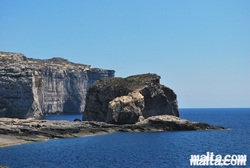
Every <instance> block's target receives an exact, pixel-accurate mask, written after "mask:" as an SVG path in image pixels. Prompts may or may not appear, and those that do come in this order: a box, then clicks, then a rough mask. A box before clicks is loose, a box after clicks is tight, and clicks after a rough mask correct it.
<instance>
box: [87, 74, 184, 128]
mask: <svg viewBox="0 0 250 168" xmlns="http://www.w3.org/2000/svg"><path fill="white" fill-rule="evenodd" d="M157 115H174V116H179V111H178V103H177V96H176V94H175V93H174V92H173V90H171V89H170V88H168V87H166V86H163V85H161V84H160V76H158V75H156V74H142V75H135V76H130V77H127V78H110V79H102V80H99V81H97V82H95V83H94V84H93V85H92V86H91V87H90V88H89V90H88V93H87V97H86V107H85V114H84V120H87V121H103V122H107V123H112V124H133V123H136V122H138V121H140V120H143V119H144V118H148V117H151V116H157Z"/></svg>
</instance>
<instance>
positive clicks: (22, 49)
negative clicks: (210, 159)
mask: <svg viewBox="0 0 250 168" xmlns="http://www.w3.org/2000/svg"><path fill="white" fill-rule="evenodd" d="M0 51H9V52H19V53H23V54H25V55H26V56H27V57H32V58H41V59H47V58H52V57H55V56H60V57H63V58H66V59H68V60H70V61H72V62H77V63H83V64H88V65H92V66H93V67H98V68H104V69H113V70H115V71H116V76H121V77H126V76H129V75H134V74H141V73H149V72H150V73H157V74H159V75H160V76H161V83H162V84H164V85H166V86H168V87H170V88H172V89H173V90H174V91H175V92H176V94H177V96H178V101H179V106H180V107H184V108H185V107H194V108H196V107H197V108H199V107H215V108H216V107H250V1H249V0H40V1H37V0H0Z"/></svg>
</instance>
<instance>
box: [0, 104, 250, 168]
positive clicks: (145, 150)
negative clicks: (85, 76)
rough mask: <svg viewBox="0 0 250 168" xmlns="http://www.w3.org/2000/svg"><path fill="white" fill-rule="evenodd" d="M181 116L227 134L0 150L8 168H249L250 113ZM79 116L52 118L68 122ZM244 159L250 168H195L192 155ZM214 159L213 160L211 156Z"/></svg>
mask: <svg viewBox="0 0 250 168" xmlns="http://www.w3.org/2000/svg"><path fill="white" fill-rule="evenodd" d="M180 117H181V118H184V119H188V120H191V121H197V122H205V123H209V124H213V125H220V126H224V127H227V128H229V129H228V130H205V131H171V132H147V133H144V132H141V133H130V132H121V133H111V134H103V135H95V136H87V137H80V138H67V139H53V140H48V141H45V142H33V143H26V144H21V145H14V146H9V147H1V148H0V167H1V166H7V167H9V168H99V167H100V168H188V167H206V168H207V167H250V160H249V159H248V158H247V157H250V108H209V109H208V108H194V109H191V108H183V109H180ZM75 118H81V116H79V115H78V116H74V115H63V116H59V115H57V116H48V118H47V119H50V120H57V119H60V120H62V119H63V120H70V121H73V120H74V119H75ZM207 154H214V155H215V156H218V155H220V156H222V157H224V156H226V155H230V156H232V157H233V156H238V155H245V156H247V157H246V159H247V160H246V165H245V166H243V165H241V166H237V165H233V164H235V162H230V165H228V166H214V165H207V166H191V165H190V164H191V162H190V159H191V157H192V156H193V155H197V156H198V155H199V156H200V155H203V156H205V155H207ZM210 156H211V155H210Z"/></svg>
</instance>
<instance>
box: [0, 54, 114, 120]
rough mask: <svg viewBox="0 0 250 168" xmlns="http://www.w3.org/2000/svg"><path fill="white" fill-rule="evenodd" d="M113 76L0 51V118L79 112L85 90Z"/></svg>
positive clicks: (59, 60) (58, 60)
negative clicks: (97, 81) (98, 81)
mask: <svg viewBox="0 0 250 168" xmlns="http://www.w3.org/2000/svg"><path fill="white" fill-rule="evenodd" d="M114 74H115V71H113V70H103V69H99V68H92V67H91V66H90V65H83V64H76V63H72V62H69V61H68V60H66V59H63V58H52V59H48V60H40V59H32V58H27V57H25V56H24V55H23V54H19V53H9V52H0V117H17V118H28V117H39V116H42V115H45V114H53V113H82V112H83V111H84V108H85V97H86V92H87V89H88V88H89V87H90V86H91V85H92V84H93V83H94V82H95V81H96V80H99V79H103V78H110V77H114Z"/></svg>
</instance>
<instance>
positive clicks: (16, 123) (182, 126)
mask: <svg viewBox="0 0 250 168" xmlns="http://www.w3.org/2000/svg"><path fill="white" fill-rule="evenodd" d="M223 129H226V128H224V127H222V126H212V125H209V124H206V123H198V122H191V121H188V120H184V119H181V118H179V117H175V116H170V115H161V116H153V117H149V118H147V119H145V120H143V121H141V122H138V123H136V124H126V125H114V124H107V123H105V122H96V121H80V122H79V121H77V122H70V121H49V120H34V119H13V118H0V146H9V145H14V144H20V143H26V142H37V141H45V140H48V139H53V138H69V137H81V136H89V135H96V134H104V133H112V132H159V131H184V130H223Z"/></svg>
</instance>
